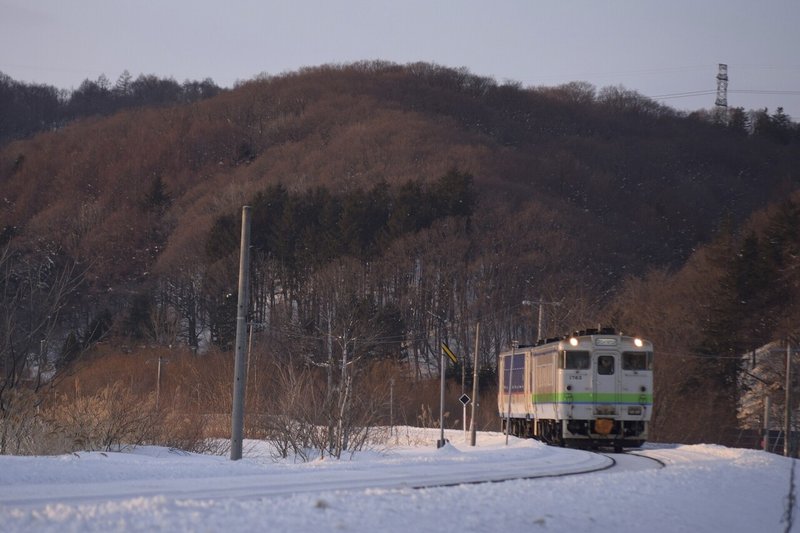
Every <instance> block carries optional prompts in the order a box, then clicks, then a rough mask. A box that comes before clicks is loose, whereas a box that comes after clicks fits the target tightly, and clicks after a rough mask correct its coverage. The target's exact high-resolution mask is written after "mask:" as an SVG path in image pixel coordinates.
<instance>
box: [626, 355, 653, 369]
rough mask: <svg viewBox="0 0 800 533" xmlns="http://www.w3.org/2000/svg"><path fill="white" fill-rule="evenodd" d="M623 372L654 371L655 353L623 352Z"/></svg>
mask: <svg viewBox="0 0 800 533" xmlns="http://www.w3.org/2000/svg"><path fill="white" fill-rule="evenodd" d="M622 369H623V370H652V369H653V352H622Z"/></svg>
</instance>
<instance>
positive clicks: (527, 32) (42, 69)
mask: <svg viewBox="0 0 800 533" xmlns="http://www.w3.org/2000/svg"><path fill="white" fill-rule="evenodd" d="M798 52H800V0H658V1H653V0H630V1H619V0H614V1H604V0H590V1H569V0H555V1H554V0H551V1H547V2H545V1H537V0H493V1H489V0H448V1H437V0H392V1H386V0H286V1H282V2H278V1H272V0H218V1H214V2H212V1H208V0H152V1H151V0H0V71H2V72H4V73H5V74H7V75H9V76H11V77H12V78H14V79H16V80H20V81H26V82H36V83H47V84H50V85H55V86H57V87H60V88H64V89H70V88H77V87H78V86H79V85H80V83H81V81H83V80H84V79H86V78H89V79H93V80H95V79H97V78H98V77H99V76H100V75H101V74H104V75H105V76H106V77H107V78H108V79H109V80H111V82H112V83H113V82H114V81H115V80H116V79H117V77H119V75H120V74H121V73H122V71H123V70H128V71H129V72H130V73H131V74H132V75H133V76H134V77H136V76H138V75H139V74H155V75H157V76H159V77H173V78H175V79H176V80H177V81H179V82H182V81H184V80H186V79H193V80H201V79H204V78H212V79H213V80H214V81H215V82H216V83H217V84H218V85H221V86H225V87H230V86H232V85H233V84H234V83H235V82H236V81H237V80H247V79H250V78H252V77H254V76H256V75H258V74H260V73H269V74H280V73H282V72H286V71H293V70H296V69H298V68H301V67H304V66H315V65H321V64H326V63H348V62H352V61H358V60H364V59H382V60H387V61H392V62H396V63H409V62H415V61H428V62H433V63H437V64H439V65H443V66H448V67H462V66H463V67H467V68H468V69H469V70H470V71H471V72H472V73H474V74H478V75H482V76H490V77H493V78H495V79H496V80H497V81H498V82H503V81H505V80H513V81H518V82H520V83H522V84H523V85H524V86H535V85H558V84H561V83H566V82H569V81H575V80H583V81H588V82H591V83H593V84H594V85H595V86H597V87H598V88H600V87H604V86H607V85H623V86H625V87H627V88H629V89H634V90H636V91H638V92H640V93H641V94H643V95H645V96H650V97H661V96H663V95H669V97H667V98H664V99H663V100H662V99H661V98H657V99H659V100H661V101H663V102H664V103H666V104H668V105H671V106H673V107H676V108H679V109H700V108H711V107H713V105H714V99H715V91H716V79H715V78H716V75H717V65H718V64H719V63H727V65H728V76H729V78H730V82H729V85H728V104H729V105H730V106H741V107H745V108H746V109H751V108H763V107H768V108H769V110H770V112H773V111H774V110H775V108H776V107H777V106H779V105H782V106H783V107H784V109H785V110H786V112H787V113H789V114H790V115H791V116H792V118H793V119H794V120H795V121H800V56H799V55H798ZM738 91H745V92H738ZM697 92H705V94H701V95H697V96H692V97H676V96H677V95H683V94H685V93H697Z"/></svg>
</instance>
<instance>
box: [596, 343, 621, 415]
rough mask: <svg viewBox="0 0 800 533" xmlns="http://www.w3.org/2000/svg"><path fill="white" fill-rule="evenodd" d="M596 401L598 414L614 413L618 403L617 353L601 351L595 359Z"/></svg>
mask: <svg viewBox="0 0 800 533" xmlns="http://www.w3.org/2000/svg"><path fill="white" fill-rule="evenodd" d="M593 377H594V379H593V382H594V387H593V388H594V402H595V404H596V405H597V409H598V411H597V412H596V413H595V414H598V415H604V414H608V415H612V414H615V413H614V408H615V405H614V404H616V403H617V354H615V353H601V354H598V355H597V356H596V359H595V361H594V376H593Z"/></svg>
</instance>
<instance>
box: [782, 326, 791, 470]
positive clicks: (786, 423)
mask: <svg viewBox="0 0 800 533" xmlns="http://www.w3.org/2000/svg"><path fill="white" fill-rule="evenodd" d="M783 388H784V394H785V396H784V406H783V455H784V456H785V457H789V456H790V455H791V454H792V446H791V444H790V435H791V433H792V348H791V345H790V344H789V339H786V384H785V385H784V387H783Z"/></svg>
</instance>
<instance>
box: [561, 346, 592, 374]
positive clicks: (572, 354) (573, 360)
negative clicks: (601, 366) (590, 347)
mask: <svg viewBox="0 0 800 533" xmlns="http://www.w3.org/2000/svg"><path fill="white" fill-rule="evenodd" d="M559 356H560V357H559V366H560V367H561V368H563V369H565V370H586V369H588V368H589V366H591V356H590V355H589V352H587V351H583V350H564V351H562V352H561V353H560V354H559Z"/></svg>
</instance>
